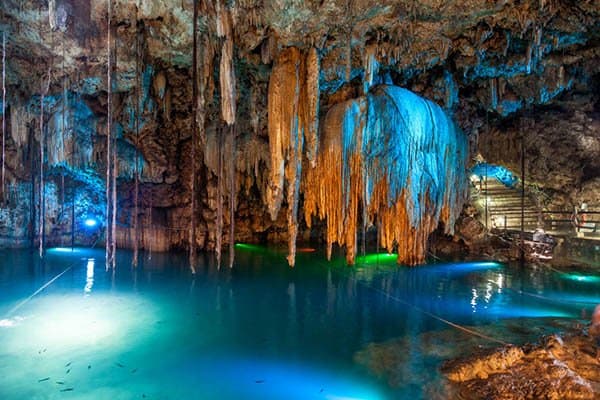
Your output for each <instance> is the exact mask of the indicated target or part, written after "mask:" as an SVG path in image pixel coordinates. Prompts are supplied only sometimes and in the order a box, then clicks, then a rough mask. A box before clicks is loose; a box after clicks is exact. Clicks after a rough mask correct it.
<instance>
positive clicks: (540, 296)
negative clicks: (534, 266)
mask: <svg viewBox="0 0 600 400" xmlns="http://www.w3.org/2000/svg"><path fill="white" fill-rule="evenodd" d="M488 282H489V283H492V284H494V285H496V286H498V287H499V288H501V289H503V290H509V291H511V292H515V293H517V294H520V295H525V296H530V297H534V298H536V299H540V300H546V301H549V302H552V303H563V304H596V302H589V301H577V300H565V299H560V300H558V299H553V298H551V297H547V296H542V295H540V294H535V293H530V292H524V291H522V290H518V289H512V288H508V287H506V288H503V287H501V286H500V285H498V283H497V282H494V281H492V280H489V279H488Z"/></svg>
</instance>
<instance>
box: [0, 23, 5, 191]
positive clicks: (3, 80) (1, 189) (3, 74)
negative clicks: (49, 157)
mask: <svg viewBox="0 0 600 400" xmlns="http://www.w3.org/2000/svg"><path fill="white" fill-rule="evenodd" d="M5 180H6V32H2V183H1V185H2V186H1V187H0V199H1V200H2V201H5V199H4V188H5Z"/></svg>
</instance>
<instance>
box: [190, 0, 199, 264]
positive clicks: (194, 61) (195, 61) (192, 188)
mask: <svg viewBox="0 0 600 400" xmlns="http://www.w3.org/2000/svg"><path fill="white" fill-rule="evenodd" d="M193 15H194V21H193V31H192V32H193V33H192V34H193V38H192V43H193V48H192V143H191V145H192V174H191V180H192V181H191V184H190V191H191V196H190V214H191V215H190V238H189V263H190V270H191V271H192V273H195V272H196V182H197V180H198V177H197V165H196V164H197V163H196V158H197V154H196V149H197V143H196V142H197V140H198V138H197V137H198V121H197V119H196V114H197V113H198V99H197V97H198V75H197V74H198V0H194V13H193Z"/></svg>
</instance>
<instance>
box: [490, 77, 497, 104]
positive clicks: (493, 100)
mask: <svg viewBox="0 0 600 400" xmlns="http://www.w3.org/2000/svg"><path fill="white" fill-rule="evenodd" d="M490 107H491V108H492V110H496V109H497V108H498V78H492V79H491V80H490Z"/></svg>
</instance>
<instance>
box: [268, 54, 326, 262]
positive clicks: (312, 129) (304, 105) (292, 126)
mask: <svg viewBox="0 0 600 400" xmlns="http://www.w3.org/2000/svg"><path fill="white" fill-rule="evenodd" d="M318 77H319V57H318V53H317V50H316V49H314V48H311V49H309V50H308V52H305V53H303V52H302V51H300V49H298V48H296V47H288V48H286V49H283V50H282V51H281V52H280V53H279V55H278V57H277V59H276V61H275V64H274V66H273V70H272V72H271V77H270V80H269V92H268V130H269V150H270V155H271V169H270V172H269V184H268V187H267V193H266V200H267V207H268V209H269V213H270V215H271V218H272V219H273V220H275V219H276V218H277V214H278V213H279V209H280V208H281V205H282V202H283V198H284V190H285V183H287V192H286V195H285V198H286V203H287V224H288V234H289V239H288V257H287V260H288V264H289V265H290V266H294V263H295V258H296V237H297V234H298V201H299V197H300V182H301V178H302V159H303V155H304V151H305V150H306V154H307V158H308V160H309V162H310V165H311V166H314V165H315V163H316V155H317V149H318V114H319V78H318Z"/></svg>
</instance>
